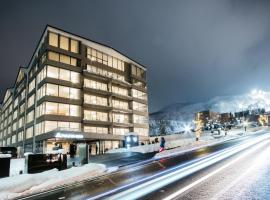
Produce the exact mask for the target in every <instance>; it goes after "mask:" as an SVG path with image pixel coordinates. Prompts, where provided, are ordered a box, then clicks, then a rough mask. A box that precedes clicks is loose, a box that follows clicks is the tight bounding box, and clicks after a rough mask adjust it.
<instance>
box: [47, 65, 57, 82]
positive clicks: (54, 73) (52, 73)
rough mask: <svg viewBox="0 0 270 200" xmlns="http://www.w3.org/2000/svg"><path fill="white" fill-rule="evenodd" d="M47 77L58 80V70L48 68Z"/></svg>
mask: <svg viewBox="0 0 270 200" xmlns="http://www.w3.org/2000/svg"><path fill="white" fill-rule="evenodd" d="M47 76H48V77H50V78H56V79H58V77H59V69H58V68H57V67H52V66H48V70H47Z"/></svg>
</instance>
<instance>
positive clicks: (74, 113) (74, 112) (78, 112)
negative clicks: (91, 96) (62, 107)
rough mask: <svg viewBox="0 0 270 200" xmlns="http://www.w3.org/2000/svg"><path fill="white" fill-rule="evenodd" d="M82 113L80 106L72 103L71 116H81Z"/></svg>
mask: <svg viewBox="0 0 270 200" xmlns="http://www.w3.org/2000/svg"><path fill="white" fill-rule="evenodd" d="M80 115H81V110H80V106H76V105H70V116H74V117H79V116H80Z"/></svg>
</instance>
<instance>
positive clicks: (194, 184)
mask: <svg viewBox="0 0 270 200" xmlns="http://www.w3.org/2000/svg"><path fill="white" fill-rule="evenodd" d="M267 143H269V141H264V142H262V143H260V144H258V145H257V146H256V148H252V149H251V150H249V151H247V152H245V153H244V154H242V155H241V156H239V157H237V158H235V159H234V160H232V161H230V162H229V163H227V164H225V165H223V166H222V167H220V168H218V169H216V170H215V171H213V172H211V173H209V174H207V175H206V176H203V177H201V178H199V179H198V180H196V181H194V182H193V183H191V184H189V185H187V186H185V187H183V188H181V189H180V190H178V191H177V192H175V193H173V194H171V195H169V196H167V197H166V198H164V199H163V200H172V199H174V198H176V197H177V196H179V195H181V194H182V193H184V192H185V191H187V190H189V189H191V188H193V187H194V186H196V185H198V184H200V183H202V182H203V181H205V180H207V179H209V178H210V177H212V176H214V175H215V174H217V173H219V172H220V171H222V170H224V169H226V168H227V167H229V166H231V165H233V164H234V163H236V162H238V161H239V160H241V159H243V158H244V157H246V156H248V155H249V154H251V153H252V152H254V151H256V150H257V149H259V148H261V147H262V146H264V145H265V144H267ZM241 178H243V177H241Z"/></svg>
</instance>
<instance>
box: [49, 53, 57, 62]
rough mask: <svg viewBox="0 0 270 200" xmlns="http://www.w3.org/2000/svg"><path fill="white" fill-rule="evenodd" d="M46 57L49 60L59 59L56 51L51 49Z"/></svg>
mask: <svg viewBox="0 0 270 200" xmlns="http://www.w3.org/2000/svg"><path fill="white" fill-rule="evenodd" d="M48 59H49V60H54V61H57V62H58V61H59V54H58V53H54V52H52V51H49V52H48Z"/></svg>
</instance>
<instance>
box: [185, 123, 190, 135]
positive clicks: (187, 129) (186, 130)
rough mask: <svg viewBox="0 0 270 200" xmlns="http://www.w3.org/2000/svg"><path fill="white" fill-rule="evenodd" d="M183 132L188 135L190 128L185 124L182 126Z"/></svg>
mask: <svg viewBox="0 0 270 200" xmlns="http://www.w3.org/2000/svg"><path fill="white" fill-rule="evenodd" d="M184 131H185V133H189V132H190V131H191V126H190V125H189V124H186V125H185V126H184Z"/></svg>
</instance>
